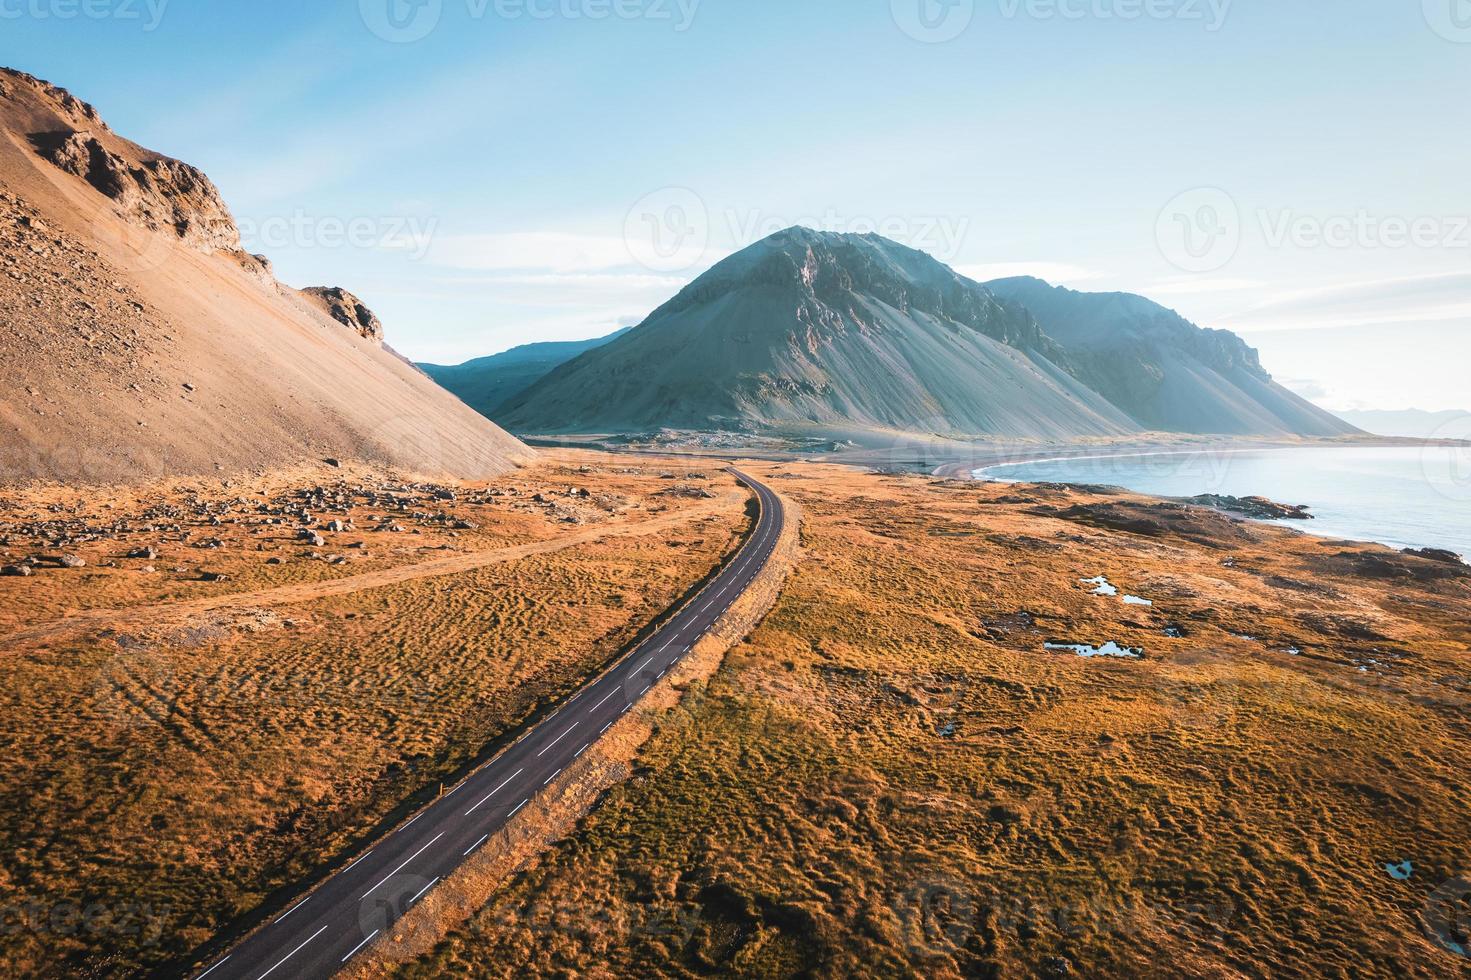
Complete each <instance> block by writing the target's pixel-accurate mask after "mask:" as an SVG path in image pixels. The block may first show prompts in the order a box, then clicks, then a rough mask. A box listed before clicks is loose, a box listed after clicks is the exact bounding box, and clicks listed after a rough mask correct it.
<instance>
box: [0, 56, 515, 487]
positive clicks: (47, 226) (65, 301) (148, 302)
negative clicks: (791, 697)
mask: <svg viewBox="0 0 1471 980" xmlns="http://www.w3.org/2000/svg"><path fill="white" fill-rule="evenodd" d="M0 323H3V326H4V329H3V330H0V480H4V481H5V482H21V481H28V480H35V479H56V480H66V481H70V482H79V483H91V482H99V483H114V482H135V481H142V480H147V479H150V478H154V477H160V476H167V475H185V474H214V473H238V472H244V471H251V470H259V469H263V468H268V467H274V466H284V465H294V464H297V463H301V462H308V461H319V460H321V459H323V458H329V457H330V458H337V459H361V460H364V461H368V462H373V463H379V464H389V465H395V466H400V467H404V468H407V469H411V470H416V471H421V472H426V473H437V474H449V475H455V476H461V477H477V476H489V475H492V474H496V473H501V472H505V471H506V470H508V469H510V468H512V467H514V466H515V465H516V464H517V463H518V462H520V461H523V460H527V459H529V458H530V450H528V449H527V448H526V447H525V446H523V445H522V444H521V443H519V442H518V441H516V440H515V439H513V438H511V437H510V436H508V435H507V434H506V433H505V432H503V431H501V430H500V429H498V428H497V427H495V426H494V425H492V424H491V423H489V422H488V421H486V420H485V419H484V418H483V417H481V416H479V415H478V414H476V413H474V412H473V411H471V410H470V409H468V408H467V407H466V406H464V405H463V404H461V403H460V402H459V401H458V400H456V399H455V398H453V397H452V396H450V395H449V394H448V393H446V392H444V391H443V390H441V389H440V388H438V387H437V386H435V385H434V384H433V383H432V382H430V381H429V379H428V378H426V377H425V376H424V375H423V374H422V373H420V372H418V371H417V370H415V369H414V368H413V367H412V366H411V365H409V364H408V363H406V362H405V361H403V360H402V359H401V358H399V357H398V356H397V355H396V354H394V353H393V352H392V351H391V350H388V349H385V348H384V347H383V345H382V326H381V324H379V323H378V321H377V318H376V317H374V316H373V315H372V313H371V311H369V310H368V309H367V307H366V306H365V305H364V304H362V302H361V301H360V300H358V299H357V298H356V297H354V296H352V295H351V294H350V293H347V292H345V291H342V290H340V289H318V290H309V291H305V292H299V291H297V290H294V289H291V288H289V287H286V286H282V285H280V284H278V283H277V282H276V280H275V278H274V276H273V275H272V273H271V269H270V265H269V263H268V262H267V261H266V260H265V259H264V258H262V257H259V256H253V255H249V254H247V253H246V252H245V251H244V250H243V249H242V248H241V245H240V234H239V231H238V229H237V227H236V225H235V222H234V219H233V218H232V217H231V215H230V212H229V210H228V208H226V206H225V204H224V202H223V201H222V200H221V198H220V195H219V192H218V191H217V190H216V189H215V187H214V185H213V184H212V183H211V182H210V180H209V178H208V177H206V176H205V175H204V174H203V173H202V172H200V171H199V170H197V169H195V168H194V167H191V166H189V165H188V164H185V163H181V162H179V161H177V160H172V159H170V158H168V157H165V156H162V155H160V154H157V153H154V152H152V151H150V150H147V149H144V148H143V147H140V146H138V145H137V144H134V143H132V142H130V141H128V140H126V139H123V138H122V137H120V136H118V135H117V134H115V133H113V132H112V131H111V130H110V129H108V127H107V125H106V123H104V122H103V121H102V120H101V119H100V118H99V116H98V114H97V112H96V111H95V110H94V109H93V108H92V107H91V106H89V105H87V104H86V103H84V102H82V101H80V100H78V99H77V98H75V97H74V96H72V95H71V94H69V93H68V92H66V91H64V90H62V89H60V88H57V87H55V86H52V85H50V84H48V83H46V82H43V81H40V80H38V79H35V78H33V77H31V76H29V75H25V74H22V73H20V72H15V71H10V70H0Z"/></svg>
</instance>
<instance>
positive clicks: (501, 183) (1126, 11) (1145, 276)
mask: <svg viewBox="0 0 1471 980" xmlns="http://www.w3.org/2000/svg"><path fill="white" fill-rule="evenodd" d="M395 15H396V16H395ZM0 54H3V60H4V62H5V63H6V64H8V65H11V66H14V67H18V68H21V69H24V70H26V71H30V72H32V73H34V74H37V75H40V76H42V77H44V78H48V79H50V80H52V81H54V82H56V83H58V84H61V85H64V86H66V87H68V88H70V89H71V90H72V91H74V92H75V93H76V94H77V95H78V96H80V97H82V98H84V99H87V100H89V101H91V102H93V103H94V104H96V105H97V106H98V108H99V109H100V110H101V112H102V113H103V115H104V118H106V119H107V120H108V121H109V122H110V123H111V124H112V126H113V128H114V129H116V130H117V131H119V132H121V133H123V134H124V135H127V136H129V137H131V138H133V139H135V140H137V141H138V142H140V143H143V144H145V145H147V146H150V147H152V148H154V149H158V150H161V151H163V152H166V153H170V154H172V155H174V156H177V157H180V158H182V159H185V160H188V161H189V162H191V163H194V164H197V165H199V166H200V167H202V168H203V169H205V170H206V171H207V172H208V173H209V174H210V175H211V176H212V177H213V178H214V179H215V181H216V183H217V184H219V186H220V188H221V190H222V191H223V193H224V194H225V197H226V199H227V200H228V202H229V203H230V205H231V207H232V208H233V210H234V212H235V214H236V217H237V218H238V219H239V220H240V222H241V224H242V227H243V228H244V230H245V231H246V233H247V244H248V245H249V246H251V247H252V248H253V249H255V250H258V251H263V252H265V253H266V254H267V255H268V256H269V257H270V258H271V259H272V260H273V261H274V262H275V263H276V268H277V272H278V275H279V276H280V277H281V278H282V279H284V280H285V281H287V282H290V283H292V284H294V285H313V284H331V285H342V286H345V287H347V288H349V289H351V290H353V291H355V292H357V293H358V294H359V295H361V296H362V297H363V298H364V299H365V300H366V301H367V302H368V303H369V305H371V306H372V307H373V308H374V309H375V310H377V311H378V312H379V314H380V315H381V316H382V318H383V319H384V321H385V323H386V324H387V327H388V330H389V341H390V343H392V344H393V345H394V346H395V347H397V348H399V349H400V350H402V351H404V352H405V353H407V354H408V355H410V356H411V357H414V358H416V359H420V360H437V361H458V360H463V359H466V358H469V357H473V356H477V355H481V354H486V353H491V352H494V351H497V350H502V349H504V348H506V347H509V346H512V345H514V344H517V343H523V342H527V341H534V340H554V339H572V338H579V337H587V336H594V335H598V334H601V333H605V332H608V331H611V330H612V329H614V328H616V327H617V326H619V325H622V324H626V323H632V322H636V321H637V320H639V319H641V318H642V316H643V315H645V314H647V313H648V312H649V311H650V310H652V309H653V308H654V307H655V306H657V305H658V304H659V303H660V302H662V301H663V300H664V299H666V298H668V296H670V295H671V294H672V293H673V292H675V291H676V290H677V289H678V288H679V287H680V286H681V285H682V284H683V283H685V282H687V281H688V280H689V279H691V278H693V277H694V276H695V275H697V274H698V273H699V272H700V271H701V270H702V269H704V268H707V267H708V266H709V265H710V264H711V263H712V262H714V261H715V260H717V259H718V258H720V257H721V256H723V255H724V254H727V253H728V252H730V251H732V250H734V249H735V248H738V247H740V246H742V245H745V244H748V243H749V242H750V241H752V240H754V239H755V238H758V237H761V236H762V235H763V234H765V233H768V232H770V231H774V230H776V229H778V228H780V227H784V226H786V225H790V224H794V223H799V222H801V223H806V224H814V225H818V226H823V227H830V228H832V229H834V230H839V231H868V230H879V231H881V232H884V233H887V234H890V235H891V236H892V237H896V238H899V239H900V240H903V241H905V242H907V243H908V244H911V245H914V246H916V247H919V248H924V249H925V250H927V251H929V252H931V253H933V254H935V255H936V256H937V257H938V258H941V259H942V260H944V261H946V262H948V263H950V264H952V265H954V266H956V267H957V268H959V269H961V270H962V271H963V272H966V273H967V274H971V275H975V276H977V277H979V278H985V277H990V276H997V275H1005V274H1012V273H1018V272H1031V273H1034V274H1038V275H1042V276H1044V277H1046V278H1050V279H1052V280H1054V281H1061V282H1064V283H1067V284H1069V285H1073V286H1075V287H1076V288H1081V289H1100V290H1102V289H1128V290H1132V291H1138V292H1143V293H1145V294H1146V295H1149V296H1152V297H1153V298H1155V299H1158V300H1159V301H1161V302H1163V303H1165V304H1166V305H1169V306H1173V307H1175V308H1177V309H1179V310H1181V312H1183V313H1185V314H1186V315H1187V316H1190V317H1191V318H1192V319H1195V320H1197V322H1200V323H1202V324H1203V325H1206V326H1219V327H1226V328H1229V329H1233V330H1236V331H1238V332H1239V333H1241V334H1242V335H1243V336H1245V337H1246V338H1247V339H1248V340H1249V341H1250V342H1251V343H1253V344H1255V345H1257V346H1258V347H1260V348H1261V349H1262V352H1263V357H1264V360H1265V362H1266V364H1267V366H1268V367H1269V368H1270V369H1271V370H1273V372H1274V373H1275V374H1277V375H1278V376H1279V378H1281V379H1282V380H1284V381H1285V382H1286V383H1288V384H1290V385H1292V386H1294V387H1296V388H1297V389H1298V390H1300V391H1302V392H1304V393H1305V394H1308V395H1309V396H1310V397H1313V398H1315V399H1316V400H1318V401H1320V402H1322V403H1323V404H1326V405H1328V406H1330V407H1335V408H1348V407H1370V406H1372V407H1382V408H1404V407H1411V406H1414V407H1420V408H1426V409H1446V408H1471V404H1468V402H1471V396H1468V395H1466V394H1465V393H1464V392H1465V389H1466V385H1465V380H1464V379H1465V373H1466V365H1467V364H1468V362H1471V330H1468V327H1471V181H1468V179H1467V174H1471V140H1468V138H1467V135H1466V134H1467V132H1468V129H1471V127H1468V122H1471V119H1468V110H1467V105H1468V103H1467V98H1466V93H1467V92H1468V91H1471V0H1406V2H1396V3H1385V2H1383V0H1377V2H1365V0H1335V2H1325V0H1296V2H1290V3H1288V2H1282V0H1235V2H1231V0H973V2H972V0H786V2H774V0H361V2H360V0H330V2H314V3H299V2H279V0H263V2H257V3H249V4H238V3H224V2H214V3H204V2H202V0H0ZM656 236H657V237H656Z"/></svg>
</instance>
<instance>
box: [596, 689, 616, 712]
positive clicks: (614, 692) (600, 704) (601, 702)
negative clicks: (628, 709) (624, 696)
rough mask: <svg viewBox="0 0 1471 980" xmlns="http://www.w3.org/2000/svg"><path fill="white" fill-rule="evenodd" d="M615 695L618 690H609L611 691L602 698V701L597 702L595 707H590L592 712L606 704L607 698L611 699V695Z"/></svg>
mask: <svg viewBox="0 0 1471 980" xmlns="http://www.w3.org/2000/svg"><path fill="white" fill-rule="evenodd" d="M617 693H618V688H616V687H615V688H613V690H611V691H609V692H608V694H607V697H604V698H603V700H601V701H599V702H598V703H597V704H595V705H593V706H592V710H593V711H596V710H598V709H599V708H601V707H602V706H603V705H605V704H607V703H608V698H611V697H612V696H613V695H615V694H617Z"/></svg>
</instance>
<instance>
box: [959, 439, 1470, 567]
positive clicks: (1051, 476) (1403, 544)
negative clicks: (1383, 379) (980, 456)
mask: <svg viewBox="0 0 1471 980" xmlns="http://www.w3.org/2000/svg"><path fill="white" fill-rule="evenodd" d="M975 475H976V476H977V477H978V478H980V479H989V480H1009V481H1016V482H1023V483H1041V482H1046V483H1088V484H1108V485H1113V486H1121V487H1126V488H1128V489H1130V490H1135V491H1138V492H1139V493H1147V494H1154V495H1157V496H1165V497H1193V496H1196V495H1197V494H1202V493H1218V494H1227V495H1230V496H1236V497H1247V496H1253V495H1255V496H1262V497H1269V498H1271V499H1272V500H1275V501H1277V502H1278V503H1284V504H1307V505H1308V506H1309V508H1311V511H1312V513H1313V515H1314V516H1315V518H1316V520H1311V521H1273V522H1271V523H1275V524H1282V525H1284V526H1288V527H1294V528H1297V529H1298V530H1301V531H1307V532H1309V533H1311V534H1317V535H1323V536H1327V537H1335V538H1348V539H1352V540H1358V541H1378V542H1380V543H1383V544H1387V545H1390V546H1391V547H1395V548H1444V549H1446V550H1448V551H1454V552H1457V553H1458V554H1460V555H1462V556H1471V446H1429V447H1407V448H1401V447H1395V448H1339V447H1333V448H1292V449H1267V450H1252V451H1241V450H1215V451H1202V452H1188V453H1173V452H1168V453H1167V452H1157V453H1134V454H1130V455H1117V456H1110V455H1102V454H1099V455H1090V456H1078V457H1074V458H1071V459H1054V460H1044V461H1037V462H1030V463H1013V464H1006V465H1002V466H991V467H987V468H985V469H981V470H976V471H975Z"/></svg>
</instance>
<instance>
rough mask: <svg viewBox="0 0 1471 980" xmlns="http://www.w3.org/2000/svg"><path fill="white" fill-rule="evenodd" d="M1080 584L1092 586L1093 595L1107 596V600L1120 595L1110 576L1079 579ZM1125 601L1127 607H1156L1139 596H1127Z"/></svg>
mask: <svg viewBox="0 0 1471 980" xmlns="http://www.w3.org/2000/svg"><path fill="white" fill-rule="evenodd" d="M1078 583H1079V584H1080V585H1091V586H1093V592H1092V594H1093V595H1101V596H1106V597H1107V598H1109V599H1112V598H1115V597H1116V596H1118V594H1119V587H1118V586H1117V585H1114V584H1113V583H1112V582H1110V581H1109V580H1108V576H1106V575H1099V576H1098V577H1096V578H1080V579H1078ZM1123 599H1124V605H1126V606H1153V605H1154V603H1153V602H1151V601H1150V600H1148V599H1141V598H1140V597H1139V596H1136V595H1126V596H1124V597H1123Z"/></svg>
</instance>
